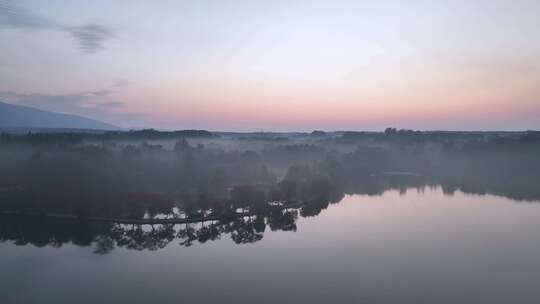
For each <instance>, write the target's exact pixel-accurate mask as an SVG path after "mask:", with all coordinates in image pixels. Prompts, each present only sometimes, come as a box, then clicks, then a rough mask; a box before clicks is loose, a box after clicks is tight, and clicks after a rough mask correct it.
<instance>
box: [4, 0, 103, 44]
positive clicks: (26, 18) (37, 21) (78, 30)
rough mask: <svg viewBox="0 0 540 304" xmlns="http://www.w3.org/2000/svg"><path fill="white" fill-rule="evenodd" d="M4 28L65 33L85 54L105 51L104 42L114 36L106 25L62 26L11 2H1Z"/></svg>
mask: <svg viewBox="0 0 540 304" xmlns="http://www.w3.org/2000/svg"><path fill="white" fill-rule="evenodd" d="M3 28H12V29H20V30H28V31H40V30H54V31H60V32H65V33H67V34H69V35H70V36H71V37H73V38H74V39H75V40H76V41H77V42H78V43H79V48H80V49H81V50H82V51H83V52H85V53H94V52H96V51H99V50H102V49H104V46H103V42H104V41H105V40H108V39H110V38H112V37H113V36H114V35H113V31H112V30H111V29H110V28H108V27H106V26H104V25H100V24H95V23H88V24H85V25H62V24H59V23H57V22H55V21H53V20H49V19H47V18H44V17H42V16H39V15H37V14H34V13H32V12H31V11H28V10H26V9H24V8H21V7H19V6H16V5H14V4H13V1H9V0H8V1H6V0H0V30H1V29H3Z"/></svg>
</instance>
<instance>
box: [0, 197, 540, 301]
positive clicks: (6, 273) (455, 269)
mask: <svg viewBox="0 0 540 304" xmlns="http://www.w3.org/2000/svg"><path fill="white" fill-rule="evenodd" d="M197 225H200V224H197ZM296 226H297V230H296V231H295V232H294V231H270V229H266V231H265V232H264V237H263V239H262V240H260V241H258V242H254V243H251V244H241V245H237V244H235V243H234V242H232V241H231V239H230V235H225V236H223V237H222V238H221V239H220V240H215V241H208V242H206V243H204V244H200V243H194V245H193V246H191V247H183V246H180V245H179V244H178V241H172V242H170V243H169V244H168V245H167V246H166V247H165V248H163V249H158V250H154V251H150V250H130V249H126V248H125V247H123V248H116V249H114V250H112V251H110V252H109V253H107V254H96V253H94V248H92V247H91V246H84V247H79V246H76V245H73V244H71V243H68V244H63V245H62V246H61V247H60V248H54V247H52V246H50V245H49V246H44V247H36V246H34V245H24V246H16V245H15V244H14V243H13V242H11V241H6V242H4V243H0V269H1V271H0V283H1V285H0V303H5V304H9V303H182V302H188V301H193V302H197V303H210V302H215V303H331V302H333V303H540V263H539V258H540V203H538V202H517V201H513V200H511V199H507V198H502V197H497V196H492V195H483V196H478V195H465V194H463V193H461V192H456V194H455V195H453V196H446V195H444V194H443V193H442V191H441V190H440V189H432V190H426V191H424V192H421V193H419V192H417V191H416V190H409V191H407V192H406V193H405V194H403V193H401V194H400V193H399V192H397V191H387V192H385V193H384V194H383V195H381V196H365V195H352V196H345V198H344V199H343V200H342V201H341V202H340V203H338V204H333V205H330V206H329V208H328V209H326V210H323V211H322V212H321V213H320V214H319V215H318V216H316V217H307V218H302V217H299V219H298V220H297V222H296Z"/></svg>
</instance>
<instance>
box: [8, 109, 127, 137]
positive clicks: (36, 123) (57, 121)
mask: <svg viewBox="0 0 540 304" xmlns="http://www.w3.org/2000/svg"><path fill="white" fill-rule="evenodd" d="M0 128H4V129H5V128H24V129H34V128H35V129H45V128H51V129H95V130H118V129H120V128H119V127H117V126H114V125H111V124H108V123H104V122H101V121H98V120H95V119H90V118H86V117H82V116H78V115H71V114H62V113H56V112H49V111H43V110H39V109H35V108H31V107H26V106H19V105H14V104H9V103H4V102H0Z"/></svg>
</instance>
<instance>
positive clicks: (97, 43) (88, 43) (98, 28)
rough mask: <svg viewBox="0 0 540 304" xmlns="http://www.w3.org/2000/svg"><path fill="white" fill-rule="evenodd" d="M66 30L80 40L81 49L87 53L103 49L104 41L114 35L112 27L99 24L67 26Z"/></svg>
mask: <svg viewBox="0 0 540 304" xmlns="http://www.w3.org/2000/svg"><path fill="white" fill-rule="evenodd" d="M65 31H67V32H68V33H70V34H71V36H73V38H75V39H76V40H77V41H78V42H79V45H80V48H81V50H83V51H84V52H87V53H93V52H96V51H98V50H101V49H103V41H105V40H107V39H109V38H111V37H112V36H113V34H112V31H111V30H110V29H108V28H106V27H104V26H103V25H99V24H87V25H82V26H71V27H66V28H65Z"/></svg>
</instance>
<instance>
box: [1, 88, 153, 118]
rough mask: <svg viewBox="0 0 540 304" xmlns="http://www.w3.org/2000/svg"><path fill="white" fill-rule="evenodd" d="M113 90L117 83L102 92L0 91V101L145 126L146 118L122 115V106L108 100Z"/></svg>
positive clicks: (116, 101) (135, 114)
mask: <svg viewBox="0 0 540 304" xmlns="http://www.w3.org/2000/svg"><path fill="white" fill-rule="evenodd" d="M115 87H117V84H113V85H111V86H109V87H107V88H104V89H102V90H96V91H85V92H78V93H74V94H40V93H30V94H24V93H17V92H0V100H1V101H4V102H7V103H12V104H17V105H24V106H30V107H34V108H38V109H41V110H46V111H53V112H60V113H67V114H77V115H81V116H85V117H89V118H93V119H97V120H101V121H104V122H108V123H111V124H115V125H119V126H135V125H145V124H146V119H147V117H146V115H143V114H140V113H125V112H121V111H122V109H123V108H124V105H125V104H124V103H123V102H121V101H118V100H114V99H113V100H111V99H112V98H113V97H112V95H113V94H114V93H115V90H114V88H115Z"/></svg>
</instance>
